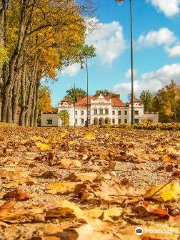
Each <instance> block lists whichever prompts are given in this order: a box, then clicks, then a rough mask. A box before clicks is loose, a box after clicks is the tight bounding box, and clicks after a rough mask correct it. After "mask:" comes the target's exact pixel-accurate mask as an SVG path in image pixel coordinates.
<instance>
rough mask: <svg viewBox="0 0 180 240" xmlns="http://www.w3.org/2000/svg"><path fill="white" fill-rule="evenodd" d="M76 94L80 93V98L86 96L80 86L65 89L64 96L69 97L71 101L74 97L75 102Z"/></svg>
mask: <svg viewBox="0 0 180 240" xmlns="http://www.w3.org/2000/svg"><path fill="white" fill-rule="evenodd" d="M78 95H81V96H82V98H84V97H86V95H87V94H86V91H84V90H83V89H81V88H75V89H74V88H71V89H69V90H67V91H66V97H68V98H70V99H71V101H72V102H74V99H75V102H77V96H78Z"/></svg>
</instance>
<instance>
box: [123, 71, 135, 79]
mask: <svg viewBox="0 0 180 240" xmlns="http://www.w3.org/2000/svg"><path fill="white" fill-rule="evenodd" d="M136 76H137V71H136V70H135V69H134V77H136ZM125 77H126V78H130V77H131V69H129V70H128V71H127V73H126V75H125Z"/></svg>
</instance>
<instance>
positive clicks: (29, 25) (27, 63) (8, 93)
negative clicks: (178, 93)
mask: <svg viewBox="0 0 180 240" xmlns="http://www.w3.org/2000/svg"><path fill="white" fill-rule="evenodd" d="M7 2H8V0H0V45H1V42H2V39H3V46H0V51H1V52H2V53H3V61H2V60H1V62H3V67H2V68H1V66H0V70H1V69H2V76H3V77H2V85H3V89H2V111H1V113H2V121H3V122H8V123H12V122H16V117H17V106H18V102H19V98H20V99H21V100H20V103H21V114H20V125H22V126H36V122H37V114H38V105H37V104H38V99H39V91H40V86H41V84H40V82H41V79H42V78H43V77H47V78H49V79H51V80H53V81H56V80H57V71H58V70H60V69H61V68H62V67H63V65H65V60H66V59H67V58H68V59H71V61H77V58H76V57H75V54H76V53H77V52H79V51H80V49H82V48H83V46H84V42H85V36H86V34H85V33H86V25H85V21H84V17H83V13H84V12H85V11H86V10H87V9H86V6H85V5H84V4H83V6H80V5H78V4H76V3H75V2H74V1H64V0H58V1H57V0H22V1H19V0H13V1H9V2H10V4H9V6H8V9H7V10H6V8H5V7H4V5H2V3H7ZM85 2H86V1H85ZM4 16H5V17H4ZM1 23H3V25H2V24H1ZM2 26H3V28H2ZM1 57H2V54H1ZM4 59H5V60H6V61H4ZM0 72H1V71H0ZM0 74H1V73H0Z"/></svg>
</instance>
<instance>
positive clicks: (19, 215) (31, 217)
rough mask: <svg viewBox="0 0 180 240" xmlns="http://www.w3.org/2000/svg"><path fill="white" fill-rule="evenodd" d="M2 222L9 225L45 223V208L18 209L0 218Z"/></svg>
mask: <svg viewBox="0 0 180 240" xmlns="http://www.w3.org/2000/svg"><path fill="white" fill-rule="evenodd" d="M0 221H3V222H8V223H28V222H44V221H45V213H44V208H42V207H38V206H33V207H29V208H23V207H22V208H16V209H14V210H13V211H12V212H10V213H8V214H7V215H5V216H2V217H0Z"/></svg>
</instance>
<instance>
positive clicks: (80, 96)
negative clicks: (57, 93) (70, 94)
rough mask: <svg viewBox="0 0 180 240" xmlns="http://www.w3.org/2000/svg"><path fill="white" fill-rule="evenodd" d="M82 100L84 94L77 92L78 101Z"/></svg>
mask: <svg viewBox="0 0 180 240" xmlns="http://www.w3.org/2000/svg"><path fill="white" fill-rule="evenodd" d="M80 100H82V95H81V94H77V102H79V101H80Z"/></svg>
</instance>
